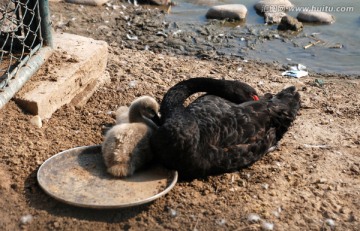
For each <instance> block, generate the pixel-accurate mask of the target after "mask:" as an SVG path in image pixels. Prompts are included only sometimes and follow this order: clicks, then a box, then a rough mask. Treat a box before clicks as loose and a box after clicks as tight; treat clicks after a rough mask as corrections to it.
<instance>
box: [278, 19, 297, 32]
mask: <svg viewBox="0 0 360 231" xmlns="http://www.w3.org/2000/svg"><path fill="white" fill-rule="evenodd" d="M302 29H303V24H302V23H301V22H299V21H298V20H297V19H296V18H293V17H291V16H289V15H286V16H284V17H282V18H281V21H280V24H279V26H278V30H292V31H301V30H302Z"/></svg>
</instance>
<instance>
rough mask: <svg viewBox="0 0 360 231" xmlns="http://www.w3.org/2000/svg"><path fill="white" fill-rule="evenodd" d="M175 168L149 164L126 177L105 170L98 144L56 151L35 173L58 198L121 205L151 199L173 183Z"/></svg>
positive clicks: (91, 204) (77, 203)
mask: <svg viewBox="0 0 360 231" xmlns="http://www.w3.org/2000/svg"><path fill="white" fill-rule="evenodd" d="M177 178H178V174H177V172H176V171H170V170H166V169H164V168H162V167H160V166H152V167H149V168H146V169H144V170H141V171H139V172H136V173H135V174H134V175H133V176H131V177H128V178H115V177H113V176H112V175H110V174H108V173H107V172H106V167H105V164H104V163H103V159H102V155H101V146H100V145H97V146H84V147H77V148H73V149H69V150H66V151H63V152H60V153H58V154H56V155H54V156H52V157H51V158H49V159H48V160H46V161H45V162H44V163H43V164H42V165H41V166H40V169H39V171H38V173H37V180H38V182H39V184H40V186H41V188H42V189H43V190H44V191H45V192H46V193H48V194H49V195H50V196H52V197H54V198H56V199H57V200H59V201H62V202H65V203H68V204H71V205H75V206H80V207H87V208H99V209H100V208H123V207H130V206H135V205H140V204H144V203H147V202H150V201H153V200H155V199H157V198H159V197H161V196H163V195H165V194H166V193H168V192H169V191H170V190H171V189H172V188H173V187H174V186H175V184H176V181H177Z"/></svg>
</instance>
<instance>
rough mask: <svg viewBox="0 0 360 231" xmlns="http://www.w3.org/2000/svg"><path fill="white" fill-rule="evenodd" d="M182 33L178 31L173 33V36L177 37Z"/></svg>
mask: <svg viewBox="0 0 360 231" xmlns="http://www.w3.org/2000/svg"><path fill="white" fill-rule="evenodd" d="M181 32H182V30H177V31H175V32H173V33H172V35H173V36H177V35H178V34H180V33H181Z"/></svg>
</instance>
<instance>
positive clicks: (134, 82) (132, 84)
mask: <svg viewBox="0 0 360 231" xmlns="http://www.w3.org/2000/svg"><path fill="white" fill-rule="evenodd" d="M136 84H137V81H136V80H132V81H130V83H129V87H130V88H134V87H136Z"/></svg>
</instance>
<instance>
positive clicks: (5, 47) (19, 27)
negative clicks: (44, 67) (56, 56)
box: [0, 0, 51, 108]
mask: <svg viewBox="0 0 360 231" xmlns="http://www.w3.org/2000/svg"><path fill="white" fill-rule="evenodd" d="M44 45H50V46H51V28H50V21H49V16H48V2H47V0H0V93H2V92H5V91H7V88H10V89H9V90H10V91H11V92H10V95H13V94H15V92H13V91H17V90H19V89H20V88H21V86H22V85H23V84H24V82H26V80H27V79H28V78H29V76H28V75H29V74H28V73H27V72H25V73H24V74H20V73H21V69H22V68H23V67H25V66H26V65H28V64H29V62H31V58H32V57H33V56H36V55H37V53H38V52H39V51H40V50H41V49H42V48H43V47H44ZM40 63H41V62H40ZM38 68H39V67H38V64H37V65H36V67H34V68H32V69H36V70H37V69H38ZM33 72H34V71H31V74H33ZM21 78H23V79H22V80H21ZM12 80H16V81H12ZM12 82H13V84H15V85H16V86H11V83H12ZM7 95H9V94H7ZM6 98H9V97H6ZM4 100H5V99H4ZM4 100H3V99H2V98H1V97H0V101H4ZM6 100H8V99H6ZM1 107H2V105H1V102H0V108H1Z"/></svg>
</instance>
